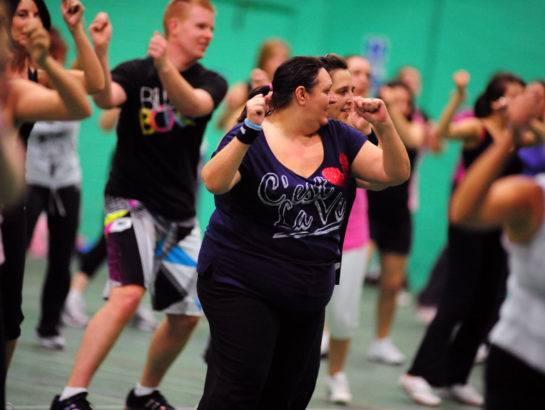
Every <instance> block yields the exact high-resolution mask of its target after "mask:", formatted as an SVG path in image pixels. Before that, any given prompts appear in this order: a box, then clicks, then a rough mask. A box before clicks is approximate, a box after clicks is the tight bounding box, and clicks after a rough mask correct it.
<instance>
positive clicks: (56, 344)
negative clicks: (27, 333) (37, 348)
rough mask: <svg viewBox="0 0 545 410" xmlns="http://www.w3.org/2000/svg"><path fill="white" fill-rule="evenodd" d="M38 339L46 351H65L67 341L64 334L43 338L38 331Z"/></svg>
mask: <svg viewBox="0 0 545 410" xmlns="http://www.w3.org/2000/svg"><path fill="white" fill-rule="evenodd" d="M36 337H37V338H38V341H39V342H40V344H41V345H42V346H43V347H45V348H46V349H50V350H63V349H64V348H65V346H66V339H65V338H64V335H63V334H62V333H61V334H58V335H55V336H42V335H40V333H38V331H36Z"/></svg>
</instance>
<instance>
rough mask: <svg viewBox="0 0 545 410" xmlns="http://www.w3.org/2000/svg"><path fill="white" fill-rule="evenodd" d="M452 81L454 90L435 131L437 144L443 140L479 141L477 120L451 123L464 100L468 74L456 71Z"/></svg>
mask: <svg viewBox="0 0 545 410" xmlns="http://www.w3.org/2000/svg"><path fill="white" fill-rule="evenodd" d="M453 80H454V84H455V85H456V90H455V91H454V93H453V94H452V96H451V97H450V99H449V101H448V103H447V105H446V107H445V108H444V109H443V112H442V113H441V116H440V117H439V122H438V123H437V127H436V129H435V137H436V138H437V139H438V140H439V142H440V141H441V140H442V139H444V138H451V139H457V140H462V141H464V142H467V143H472V142H476V141H478V140H479V138H480V133H481V130H482V127H481V124H480V121H479V120H478V119H468V120H466V121H462V122H460V123H453V122H452V119H453V118H454V114H455V113H456V109H457V108H458V106H459V105H460V104H461V103H462V101H463V100H464V98H465V95H466V89H467V84H468V83H469V74H468V73H467V72H466V71H464V70H459V71H456V72H455V73H454V74H453Z"/></svg>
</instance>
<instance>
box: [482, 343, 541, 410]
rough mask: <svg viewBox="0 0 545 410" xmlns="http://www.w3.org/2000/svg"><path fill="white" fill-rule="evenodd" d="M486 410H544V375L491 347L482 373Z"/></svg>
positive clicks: (498, 348) (504, 352) (506, 353)
mask: <svg viewBox="0 0 545 410" xmlns="http://www.w3.org/2000/svg"><path fill="white" fill-rule="evenodd" d="M485 382H486V393H485V408H486V409H487V410H511V409H521V410H534V409H544V408H545V373H543V372H540V371H538V370H537V369H535V368H533V367H530V366H528V365H527V364H526V363H525V362H523V361H522V360H520V359H519V358H517V357H515V356H513V355H512V354H511V353H509V352H507V351H505V350H503V349H501V348H500V347H497V346H495V345H494V344H492V348H491V349H490V354H489V355H488V359H487V360H486V371H485Z"/></svg>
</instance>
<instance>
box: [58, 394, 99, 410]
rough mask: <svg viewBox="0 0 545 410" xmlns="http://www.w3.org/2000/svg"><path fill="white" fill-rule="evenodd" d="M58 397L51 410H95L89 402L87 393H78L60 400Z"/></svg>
mask: <svg viewBox="0 0 545 410" xmlns="http://www.w3.org/2000/svg"><path fill="white" fill-rule="evenodd" d="M59 398H60V396H59V395H56V396H55V398H54V399H53V402H52V403H51V407H50V408H49V410H93V407H91V403H89V402H88V401H87V392H83V393H78V394H76V395H75V396H72V397H68V398H67V399H64V400H59Z"/></svg>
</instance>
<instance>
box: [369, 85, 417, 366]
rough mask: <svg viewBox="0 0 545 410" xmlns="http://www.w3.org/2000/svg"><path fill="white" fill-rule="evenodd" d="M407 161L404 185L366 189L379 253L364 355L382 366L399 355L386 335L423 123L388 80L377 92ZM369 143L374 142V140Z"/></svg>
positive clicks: (401, 88)
mask: <svg viewBox="0 0 545 410" xmlns="http://www.w3.org/2000/svg"><path fill="white" fill-rule="evenodd" d="M379 96H380V97H381V98H382V99H383V100H384V101H385V103H386V105H387V107H388V110H389V112H390V115H391V117H392V120H393V122H394V124H395V127H396V129H397V130H398V132H399V136H400V137H401V139H402V141H403V143H404V145H405V147H406V149H407V153H408V155H409V159H410V161H411V170H412V171H413V172H411V178H410V179H409V180H408V181H406V182H405V183H403V184H401V185H398V186H396V187H392V188H389V189H385V190H383V191H378V192H375V191H373V192H369V193H368V201H369V211H368V212H369V230H370V235H371V238H372V239H373V241H374V243H375V244H376V248H377V250H378V252H379V265H380V277H379V295H378V305H377V311H376V326H377V327H376V337H375V340H374V341H373V342H372V344H371V346H370V348H369V351H368V354H367V357H368V358H369V359H370V360H372V361H377V362H379V363H384V364H388V365H400V364H401V363H403V361H404V360H405V356H404V355H403V354H402V353H401V352H400V351H399V349H398V348H397V347H396V346H395V345H394V343H393V341H392V339H391V337H390V334H391V327H392V324H393V321H394V316H395V311H396V307H397V296H398V294H399V292H400V290H401V289H402V287H403V284H404V280H405V269H406V267H407V261H408V256H409V253H410V250H411V244H412V217H411V210H410V207H409V185H410V184H411V180H412V178H413V177H414V165H415V163H416V159H417V155H418V150H419V149H420V148H421V147H422V145H423V144H424V141H425V130H424V126H423V125H422V123H421V122H420V121H417V120H415V119H414V118H413V113H414V112H413V109H414V103H413V94H412V92H411V90H410V89H409V87H408V86H407V85H406V84H405V83H403V82H401V81H399V80H394V81H391V82H389V83H387V84H385V85H384V86H382V87H381V89H380V90H379ZM370 141H371V142H374V143H377V142H378V141H377V140H375V139H371V138H370Z"/></svg>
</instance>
